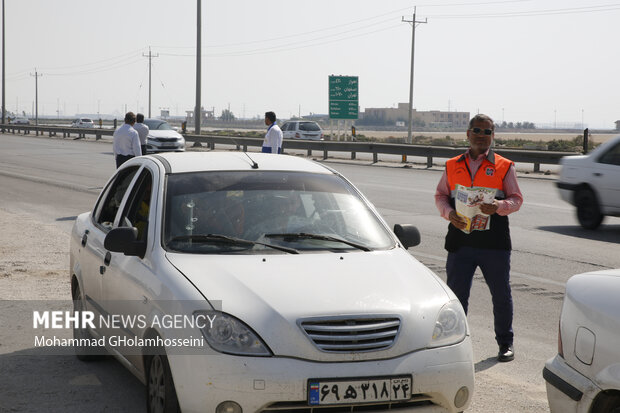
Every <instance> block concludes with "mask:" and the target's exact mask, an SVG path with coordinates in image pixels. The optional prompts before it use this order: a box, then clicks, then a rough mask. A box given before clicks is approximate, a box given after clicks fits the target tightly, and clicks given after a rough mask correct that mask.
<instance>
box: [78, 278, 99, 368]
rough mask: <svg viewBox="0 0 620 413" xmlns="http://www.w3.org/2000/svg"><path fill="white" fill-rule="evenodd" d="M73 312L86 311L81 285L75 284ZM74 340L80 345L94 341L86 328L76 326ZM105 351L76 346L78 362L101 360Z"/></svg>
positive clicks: (97, 348)
mask: <svg viewBox="0 0 620 413" xmlns="http://www.w3.org/2000/svg"><path fill="white" fill-rule="evenodd" d="M73 311H74V312H82V311H86V306H85V305H84V297H83V296H82V291H81V290H80V285H79V284H77V283H76V284H75V290H74V291H73ZM73 338H74V339H76V340H77V342H78V343H80V342H81V341H82V340H84V339H85V340H89V341H91V340H93V336H91V334H90V332H89V331H88V329H86V328H82V326H76V325H75V324H74V327H73ZM104 351H105V350H104V349H99V347H94V346H93V347H88V346H80V345H77V346H75V355H76V357H77V358H78V360H82V361H93V360H99V359H101V358H103V356H104V354H103V353H104Z"/></svg>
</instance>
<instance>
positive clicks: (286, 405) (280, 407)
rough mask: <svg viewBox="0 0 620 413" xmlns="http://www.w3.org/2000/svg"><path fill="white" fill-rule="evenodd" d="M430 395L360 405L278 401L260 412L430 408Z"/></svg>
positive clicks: (340, 412)
mask: <svg viewBox="0 0 620 413" xmlns="http://www.w3.org/2000/svg"><path fill="white" fill-rule="evenodd" d="M433 405H434V403H433V402H431V400H430V397H428V396H426V395H423V394H414V395H413V396H412V398H411V399H409V400H408V401H405V402H393V403H385V402H384V403H376V404H360V405H340V406H309V405H308V402H306V401H303V402H276V403H271V404H269V405H267V406H265V407H264V408H262V409H260V410H259V412H260V413H284V412H290V413H344V412H348V413H350V412H377V411H381V412H384V411H386V410H390V411H391V410H394V411H399V410H407V411H410V410H411V409H415V408H424V407H426V408H427V409H428V407H429V406H433Z"/></svg>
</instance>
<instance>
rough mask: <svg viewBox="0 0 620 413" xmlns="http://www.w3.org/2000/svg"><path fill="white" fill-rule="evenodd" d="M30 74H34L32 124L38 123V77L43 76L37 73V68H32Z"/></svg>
mask: <svg viewBox="0 0 620 413" xmlns="http://www.w3.org/2000/svg"><path fill="white" fill-rule="evenodd" d="M30 76H34V110H35V112H34V113H35V115H34V124H35V125H38V124H39V78H40V77H41V76H43V75H42V74H40V73H37V68H36V67H35V68H34V75H33V74H32V73H30Z"/></svg>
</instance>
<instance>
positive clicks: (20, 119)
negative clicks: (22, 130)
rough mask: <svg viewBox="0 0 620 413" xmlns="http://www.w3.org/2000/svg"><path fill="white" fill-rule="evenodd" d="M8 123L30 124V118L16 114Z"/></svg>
mask: <svg viewBox="0 0 620 413" xmlns="http://www.w3.org/2000/svg"><path fill="white" fill-rule="evenodd" d="M9 123H10V124H12V125H30V120H28V118H25V117H22V116H17V117H15V118H11V120H10V121H9Z"/></svg>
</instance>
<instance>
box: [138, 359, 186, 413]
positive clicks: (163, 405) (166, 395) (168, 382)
mask: <svg viewBox="0 0 620 413" xmlns="http://www.w3.org/2000/svg"><path fill="white" fill-rule="evenodd" d="M150 350H152V349H150ZM158 350H160V351H156V352H155V353H156V354H153V355H148V356H146V358H145V366H146V411H147V412H148V413H179V412H180V411H181V409H180V407H179V401H178V399H177V393H176V390H175V388H174V382H173V380H172V373H171V371H170V364H169V363H168V357H166V353H165V351H164V350H163V349H158Z"/></svg>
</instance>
